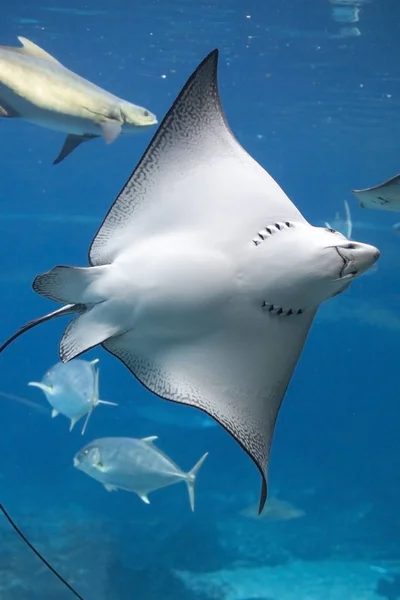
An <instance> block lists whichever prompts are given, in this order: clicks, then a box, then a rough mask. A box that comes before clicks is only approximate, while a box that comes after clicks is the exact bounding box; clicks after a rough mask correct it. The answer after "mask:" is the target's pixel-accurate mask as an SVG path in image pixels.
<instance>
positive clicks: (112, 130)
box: [100, 121, 122, 144]
mask: <svg viewBox="0 0 400 600" xmlns="http://www.w3.org/2000/svg"><path fill="white" fill-rule="evenodd" d="M100 128H101V132H102V134H103V138H104V141H105V143H106V144H111V143H112V142H113V141H114V140H116V139H117V137H118V136H119V134H120V133H121V129H122V125H121V123H119V122H118V121H114V122H113V121H108V122H103V123H100Z"/></svg>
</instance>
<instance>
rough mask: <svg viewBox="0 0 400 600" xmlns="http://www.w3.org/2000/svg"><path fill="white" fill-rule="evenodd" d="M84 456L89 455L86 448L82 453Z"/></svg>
mask: <svg viewBox="0 0 400 600" xmlns="http://www.w3.org/2000/svg"><path fill="white" fill-rule="evenodd" d="M83 454H84V456H87V455H88V454H89V450H88V449H87V448H86V450H84V451H83Z"/></svg>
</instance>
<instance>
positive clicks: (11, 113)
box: [0, 104, 20, 119]
mask: <svg viewBox="0 0 400 600" xmlns="http://www.w3.org/2000/svg"><path fill="white" fill-rule="evenodd" d="M19 116H20V115H19V114H18V113H17V112H16V111H15V110H14V109H13V108H10V107H9V106H4V104H0V118H5V119H18V118H19Z"/></svg>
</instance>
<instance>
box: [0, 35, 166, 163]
mask: <svg viewBox="0 0 400 600" xmlns="http://www.w3.org/2000/svg"><path fill="white" fill-rule="evenodd" d="M18 39H19V41H20V42H21V44H22V47H19V48H14V47H11V46H0V117H8V118H18V117H20V118H22V119H25V120H26V121H30V122H31V123H35V124H36V125H41V126H42V127H47V128H49V129H54V130H56V131H63V132H65V133H67V134H68V135H67V138H66V140H65V142H64V145H63V147H62V149H61V152H60V153H59V155H58V156H57V158H56V159H55V161H54V163H53V164H58V163H59V162H61V161H62V160H64V158H66V157H67V156H68V155H69V154H71V152H73V150H75V148H77V147H78V146H80V144H82V143H83V142H86V141H88V140H91V139H94V138H96V137H100V136H102V137H103V138H104V140H105V141H106V142H107V143H111V142H113V141H114V140H115V139H116V138H117V137H118V136H119V135H120V134H121V133H122V134H127V133H135V132H137V131H139V130H140V129H143V128H144V127H148V126H150V125H155V124H156V123H157V118H156V117H155V115H153V113H151V112H150V111H149V110H147V109H146V108H143V107H142V106H136V105H135V104H131V103H130V102H127V101H126V100H122V98H118V97H117V96H114V95H113V94H110V93H109V92H106V91H105V90H103V89H102V88H100V87H98V86H97V85H95V84H94V83H91V82H90V81H87V79H84V78H83V77H80V76H79V75H76V74H75V73H73V72H72V71H70V70H69V69H67V68H66V67H64V66H63V65H62V64H61V63H60V62H59V61H58V60H56V59H55V58H54V57H53V56H51V55H50V54H48V53H47V52H46V51H45V50H42V48H39V46H37V45H36V44H34V43H33V42H30V41H29V40H27V39H26V38H23V37H18Z"/></svg>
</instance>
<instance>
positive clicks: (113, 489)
mask: <svg viewBox="0 0 400 600" xmlns="http://www.w3.org/2000/svg"><path fill="white" fill-rule="evenodd" d="M104 487H105V488H106V490H107V492H117V491H118V488H117V486H116V485H111V483H105V484H104Z"/></svg>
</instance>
